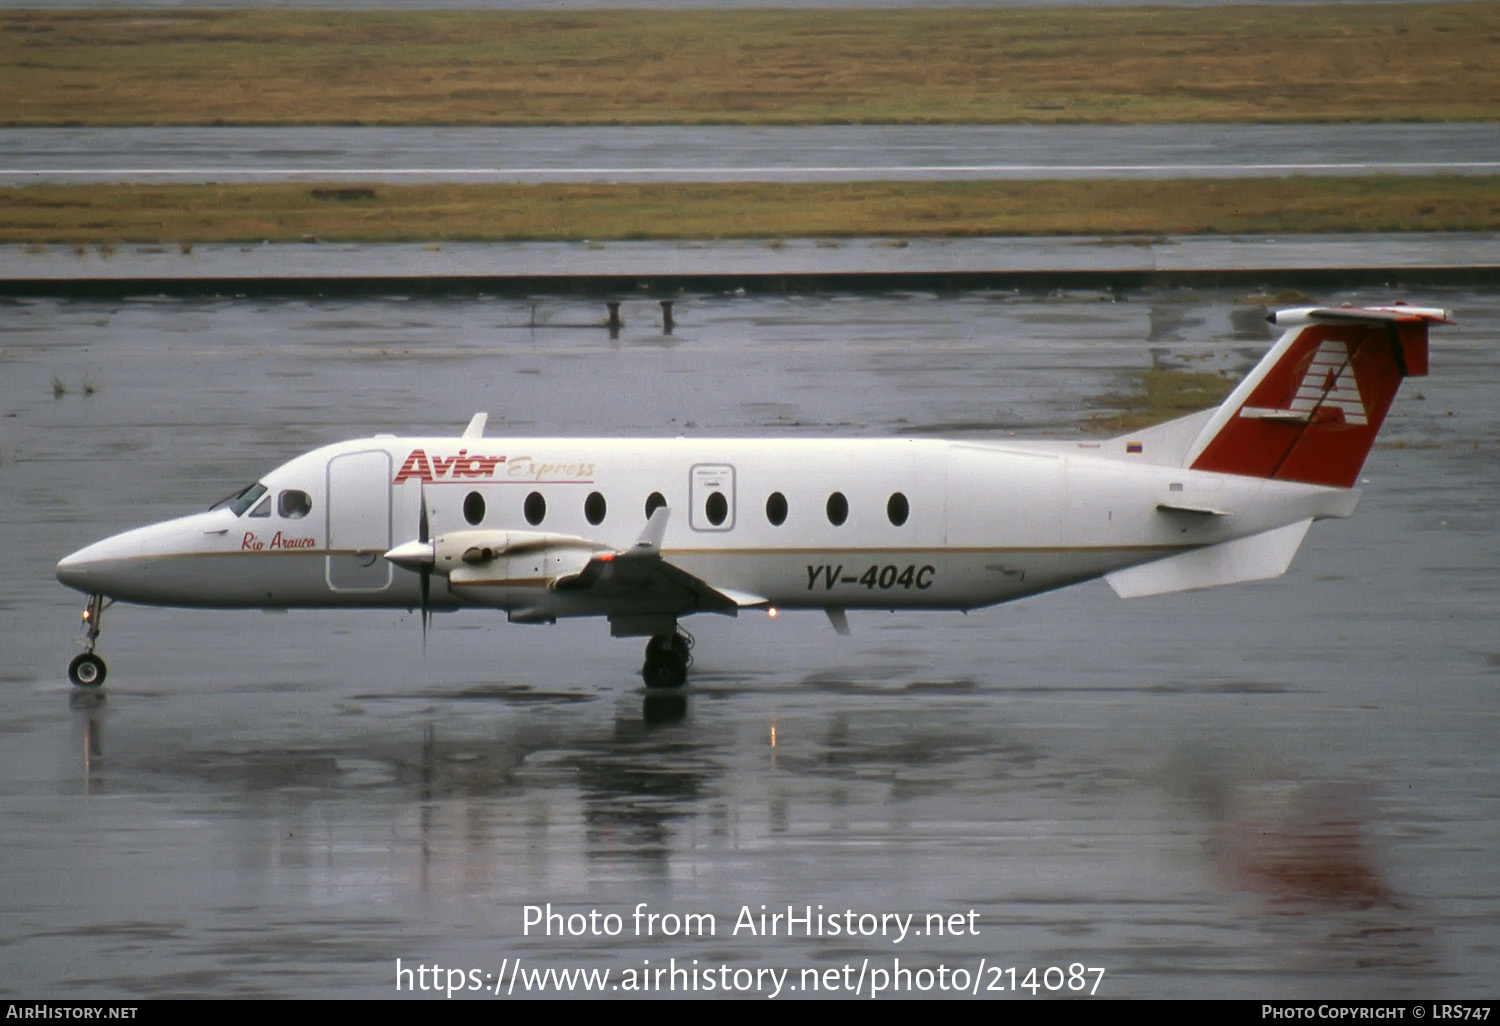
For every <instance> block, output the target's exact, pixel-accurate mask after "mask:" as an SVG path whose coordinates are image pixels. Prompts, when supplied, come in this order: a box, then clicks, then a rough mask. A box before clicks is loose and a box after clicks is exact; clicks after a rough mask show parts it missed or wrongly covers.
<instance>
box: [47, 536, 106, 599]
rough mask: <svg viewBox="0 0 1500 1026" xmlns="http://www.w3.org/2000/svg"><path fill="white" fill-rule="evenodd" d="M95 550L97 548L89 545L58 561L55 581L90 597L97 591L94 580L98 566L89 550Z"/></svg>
mask: <svg viewBox="0 0 1500 1026" xmlns="http://www.w3.org/2000/svg"><path fill="white" fill-rule="evenodd" d="M95 548H98V546H97V545H90V546H88V548H82V549H79V550H78V551H77V552H74V553H70V554H69V555H66V556H64V557H63V558H62V559H60V560H58V561H57V579H58V580H59V581H60V582H61V583H63V584H65V585H67V586H68V587H69V588H73V589H74V590H76V591H81V592H83V593H84V594H86V595H92V594H93V593H94V592H95V591H96V590H97V589H96V588H95V580H94V579H95V578H96V577H97V576H98V573H97V570H98V564H97V561H96V560H95V559H94V556H93V554H92V553H91V552H90V550H91V549H95Z"/></svg>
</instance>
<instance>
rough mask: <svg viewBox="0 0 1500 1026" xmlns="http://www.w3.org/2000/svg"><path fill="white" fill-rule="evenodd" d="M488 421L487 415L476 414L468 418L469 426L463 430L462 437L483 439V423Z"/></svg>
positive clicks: (488, 416)
mask: <svg viewBox="0 0 1500 1026" xmlns="http://www.w3.org/2000/svg"><path fill="white" fill-rule="evenodd" d="M489 419H490V415H489V414H488V413H476V414H474V416H472V417H470V418H469V426H468V427H466V428H464V433H463V437H465V438H483V437H484V425H485V422H486V421H488V420H489Z"/></svg>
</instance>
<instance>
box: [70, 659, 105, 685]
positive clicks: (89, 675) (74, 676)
mask: <svg viewBox="0 0 1500 1026" xmlns="http://www.w3.org/2000/svg"><path fill="white" fill-rule="evenodd" d="M104 674H105V669H104V660H103V659H100V658H99V657H98V656H96V655H94V653H92V652H85V653H83V654H82V655H79V656H75V657H74V658H73V661H72V662H71V663H69V664H68V679H69V680H70V681H72V682H73V683H74V685H76V686H77V687H80V688H97V687H99V686H100V685H101V684H103V683H104Z"/></svg>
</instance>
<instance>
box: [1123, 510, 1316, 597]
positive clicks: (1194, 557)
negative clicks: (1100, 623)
mask: <svg viewBox="0 0 1500 1026" xmlns="http://www.w3.org/2000/svg"><path fill="white" fill-rule="evenodd" d="M1311 526H1312V520H1311V519H1308V520H1298V521H1297V522H1295V523H1291V524H1287V525H1286V526H1285V527H1278V528H1275V529H1274V530H1270V531H1263V532H1261V533H1260V534H1252V535H1250V536H1249V537H1248V538H1236V539H1235V540H1234V541H1227V542H1223V543H1221V544H1219V545H1210V546H1207V547H1206V548H1201V549H1194V550H1192V551H1191V552H1183V553H1181V554H1179V555H1176V556H1168V557H1167V558H1166V559H1158V560H1157V561H1156V562H1154V563H1143V564H1141V565H1140V566H1133V567H1129V568H1128V569H1125V570H1116V571H1115V572H1114V573H1112V574H1106V575H1105V577H1104V579H1105V580H1106V581H1108V582H1109V586H1110V587H1111V588H1113V589H1114V590H1115V594H1116V595H1118V596H1120V597H1121V598H1138V597H1140V596H1142V595H1166V594H1169V593H1171V592H1174V591H1188V590H1190V589H1193V588H1212V587H1215V586H1217V585H1220V584H1237V583H1240V582H1242V581H1263V580H1266V579H1267V578H1270V577H1280V576H1281V575H1282V574H1284V573H1286V570H1287V567H1289V566H1291V565H1292V557H1293V556H1295V555H1296V554H1297V549H1298V548H1299V547H1301V545H1302V539H1303V538H1304V537H1305V536H1306V535H1307V529H1308V528H1309V527H1311Z"/></svg>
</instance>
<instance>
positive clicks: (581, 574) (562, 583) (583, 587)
mask: <svg viewBox="0 0 1500 1026" xmlns="http://www.w3.org/2000/svg"><path fill="white" fill-rule="evenodd" d="M669 515H670V510H669V509H668V508H667V507H666V506H662V507H659V508H658V509H657V510H655V511H654V512H653V513H652V514H651V518H650V519H649V520H647V521H646V529H645V530H644V531H642V532H641V536H640V538H638V539H637V540H636V542H635V544H634V545H632V546H630V547H629V548H628V549H623V550H621V551H619V552H601V553H599V554H597V555H595V556H593V557H592V558H591V559H590V560H589V561H588V562H587V563H586V564H584V566H583V569H581V570H579V571H578V572H576V573H571V574H565V575H563V576H561V577H558V578H557V579H556V580H555V581H553V582H552V590H553V591H554V592H558V593H564V594H566V593H579V594H580V597H581V596H582V595H586V596H587V598H588V600H589V604H590V605H598V606H603V607H607V608H609V609H611V610H613V611H615V612H616V613H617V614H619V615H629V616H656V615H671V616H686V615H687V614H689V613H722V614H725V615H727V616H734V615H735V614H736V613H737V612H738V611H739V610H740V608H741V607H745V606H761V605H765V604H766V602H767V600H766V599H764V598H761V597H760V596H758V595H749V594H746V593H744V592H736V591H731V590H727V589H720V588H715V587H714V586H713V585H711V584H709V583H708V582H707V581H705V580H703V579H702V578H700V577H697V576H695V575H694V574H690V573H688V572H687V571H686V570H683V569H682V568H681V567H677V566H674V565H673V564H672V563H671V562H669V561H668V560H666V559H664V558H662V554H661V540H662V536H663V535H664V534H665V533H666V530H667V518H668V516H669Z"/></svg>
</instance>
